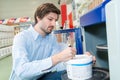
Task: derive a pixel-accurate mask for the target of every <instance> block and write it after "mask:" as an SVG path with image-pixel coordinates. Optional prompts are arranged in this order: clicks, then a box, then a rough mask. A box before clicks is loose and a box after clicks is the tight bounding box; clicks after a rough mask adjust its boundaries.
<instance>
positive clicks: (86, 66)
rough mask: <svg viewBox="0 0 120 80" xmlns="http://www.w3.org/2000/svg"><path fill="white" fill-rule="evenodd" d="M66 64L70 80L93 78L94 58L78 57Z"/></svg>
mask: <svg viewBox="0 0 120 80" xmlns="http://www.w3.org/2000/svg"><path fill="white" fill-rule="evenodd" d="M66 64H67V66H66V67H67V75H68V78H69V79H72V80H86V79H89V78H91V77H92V56H88V55H76V56H75V58H73V59H72V60H69V61H67V62H66Z"/></svg>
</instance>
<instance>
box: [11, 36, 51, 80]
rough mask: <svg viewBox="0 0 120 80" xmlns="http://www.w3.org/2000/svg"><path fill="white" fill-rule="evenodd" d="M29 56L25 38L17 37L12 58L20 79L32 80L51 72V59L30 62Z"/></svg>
mask: <svg viewBox="0 0 120 80" xmlns="http://www.w3.org/2000/svg"><path fill="white" fill-rule="evenodd" d="M28 54H29V53H28V52H27V48H26V39H25V37H24V36H21V35H17V36H16V37H15V38H14V42H13V47H12V56H13V69H14V71H15V74H16V75H17V76H18V77H20V78H21V79H25V80H31V79H33V78H35V77H37V76H40V75H42V74H44V73H46V72H49V71H50V70H51V67H52V60H51V57H49V58H46V59H43V60H35V61H29V59H28Z"/></svg>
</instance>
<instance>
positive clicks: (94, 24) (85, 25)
mask: <svg viewBox="0 0 120 80" xmlns="http://www.w3.org/2000/svg"><path fill="white" fill-rule="evenodd" d="M108 2H110V0H105V1H103V2H102V3H101V4H100V5H99V6H97V7H96V8H94V9H92V10H91V11H89V12H87V13H86V14H84V15H83V16H81V17H80V25H81V26H82V32H83V43H84V45H83V46H84V48H85V51H89V52H91V53H92V54H93V55H95V56H96V59H97V63H96V66H97V67H102V68H107V69H109V61H108V52H107V34H106V16H105V6H106V4H107V3H108ZM104 45H106V46H104ZM104 48H106V50H105V49H104Z"/></svg>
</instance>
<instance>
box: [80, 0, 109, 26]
mask: <svg viewBox="0 0 120 80" xmlns="http://www.w3.org/2000/svg"><path fill="white" fill-rule="evenodd" d="M109 1H110V0H105V1H104V2H103V3H101V4H100V5H99V6H98V7H96V8H94V9H93V10H91V11H89V12H88V13H86V14H84V15H83V16H81V17H80V25H81V26H82V27H85V26H89V25H93V24H97V23H101V22H105V21H106V18H105V5H106V4H107V3H108V2H109Z"/></svg>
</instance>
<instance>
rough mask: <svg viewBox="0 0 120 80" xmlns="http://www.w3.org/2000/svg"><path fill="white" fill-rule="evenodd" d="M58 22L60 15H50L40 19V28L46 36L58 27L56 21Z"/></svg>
mask: <svg viewBox="0 0 120 80" xmlns="http://www.w3.org/2000/svg"><path fill="white" fill-rule="evenodd" d="M57 20H58V15H57V14H56V13H52V12H51V13H49V14H47V15H46V16H45V17H43V18H42V19H39V21H38V24H39V28H40V30H41V31H42V33H44V34H49V33H51V32H52V30H53V29H54V27H55V26H56V21H57Z"/></svg>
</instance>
